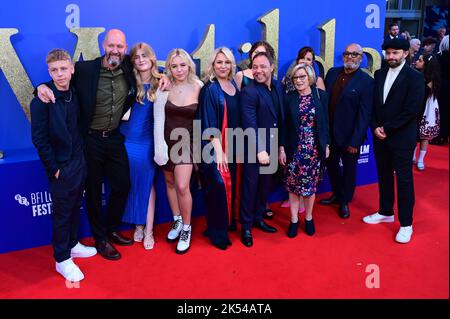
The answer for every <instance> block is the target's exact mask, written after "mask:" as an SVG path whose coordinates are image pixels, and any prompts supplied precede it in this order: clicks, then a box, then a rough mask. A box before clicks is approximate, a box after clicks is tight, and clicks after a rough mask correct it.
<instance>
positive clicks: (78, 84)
mask: <svg viewBox="0 0 450 319" xmlns="http://www.w3.org/2000/svg"><path fill="white" fill-rule="evenodd" d="M102 59H103V57H99V58H97V59H95V60H90V61H79V62H77V63H75V73H74V75H73V77H72V81H71V84H72V85H73V86H74V87H75V89H76V90H77V94H78V101H79V103H80V108H81V123H80V125H81V132H82V133H83V135H85V134H86V133H87V131H88V129H89V126H90V125H91V122H92V117H93V115H94V113H95V106H96V99H97V88H98V80H99V78H100V68H101V65H102ZM120 67H121V69H122V70H123V73H124V75H125V79H126V81H127V84H128V96H127V99H126V101H125V105H124V106H123V113H122V114H125V113H126V111H128V109H129V108H130V107H131V106H132V105H133V103H134V102H135V101H136V79H135V77H134V74H133V66H132V64H131V62H130V59H129V56H125V59H124V61H123V62H122V63H121V65H120Z"/></svg>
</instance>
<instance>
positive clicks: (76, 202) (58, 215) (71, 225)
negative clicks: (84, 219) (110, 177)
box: [49, 154, 86, 262]
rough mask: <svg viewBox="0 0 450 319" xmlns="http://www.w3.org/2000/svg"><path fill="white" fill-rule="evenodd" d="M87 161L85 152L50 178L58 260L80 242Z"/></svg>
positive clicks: (54, 243)
mask: <svg viewBox="0 0 450 319" xmlns="http://www.w3.org/2000/svg"><path fill="white" fill-rule="evenodd" d="M85 178H86V163H85V161H84V157H83V155H82V154H78V156H77V157H76V158H74V159H71V160H69V161H68V162H67V163H65V164H64V166H63V167H62V168H61V169H60V172H59V177H58V179H56V178H51V179H50V180H49V188H50V193H51V196H52V207H53V209H52V229H53V256H54V257H55V260H56V261H57V262H62V261H64V260H66V259H69V258H70V250H71V249H72V248H73V247H74V246H75V245H76V244H77V243H78V227H79V224H80V206H81V200H82V196H83V186H84V180H85Z"/></svg>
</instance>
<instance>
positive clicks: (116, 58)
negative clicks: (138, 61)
mask: <svg viewBox="0 0 450 319" xmlns="http://www.w3.org/2000/svg"><path fill="white" fill-rule="evenodd" d="M106 60H107V61H108V64H109V65H110V66H113V67H116V66H118V65H119V64H120V63H121V62H122V60H123V56H122V55H121V54H120V53H109V54H107V55H106Z"/></svg>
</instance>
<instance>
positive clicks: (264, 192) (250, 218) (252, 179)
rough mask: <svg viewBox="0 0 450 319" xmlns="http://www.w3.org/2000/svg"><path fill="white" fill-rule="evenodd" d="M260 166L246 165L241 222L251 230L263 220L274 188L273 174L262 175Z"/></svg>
mask: <svg viewBox="0 0 450 319" xmlns="http://www.w3.org/2000/svg"><path fill="white" fill-rule="evenodd" d="M259 168H260V165H259V164H255V163H254V164H249V163H245V164H244V174H243V183H242V201H241V208H240V221H241V225H242V228H243V229H247V230H249V229H250V228H251V227H252V226H253V223H254V222H255V221H260V220H261V219H262V213H263V212H264V210H265V209H266V203H267V197H268V195H269V192H270V190H271V188H272V180H273V175H272V174H260V173H259Z"/></svg>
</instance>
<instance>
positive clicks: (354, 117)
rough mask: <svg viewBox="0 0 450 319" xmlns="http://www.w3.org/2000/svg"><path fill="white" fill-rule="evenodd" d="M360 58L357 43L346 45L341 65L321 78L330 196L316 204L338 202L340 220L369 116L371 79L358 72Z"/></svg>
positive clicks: (350, 192) (350, 195)
mask: <svg viewBox="0 0 450 319" xmlns="http://www.w3.org/2000/svg"><path fill="white" fill-rule="evenodd" d="M362 55H363V51H362V48H361V46H360V45H359V44H356V43H352V44H349V45H348V46H347V47H346V48H345V52H344V54H343V61H344V66H343V67H336V68H332V69H330V70H329V71H328V73H327V76H326V78H325V86H326V88H327V91H328V94H329V96H330V101H329V105H328V114H329V119H330V136H331V144H330V156H329V157H328V160H327V168H328V176H329V178H330V184H331V190H332V192H333V193H332V195H331V196H330V197H329V198H326V199H322V200H321V201H320V203H321V204H325V205H330V204H332V203H335V202H336V203H338V204H339V205H340V211H339V215H340V217H341V218H349V217H350V209H349V206H348V204H349V203H350V202H351V200H352V198H353V194H354V192H355V186H356V165H357V163H358V157H359V150H360V146H361V144H362V143H363V142H364V140H365V138H366V131H367V127H368V126H369V123H370V116H371V113H372V104H373V79H372V78H371V77H370V76H369V75H368V74H367V73H365V72H364V71H363V70H361V69H360V65H361V61H362ZM340 161H342V168H341V167H340V165H339V162H340Z"/></svg>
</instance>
